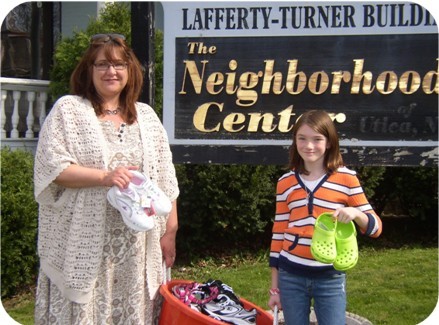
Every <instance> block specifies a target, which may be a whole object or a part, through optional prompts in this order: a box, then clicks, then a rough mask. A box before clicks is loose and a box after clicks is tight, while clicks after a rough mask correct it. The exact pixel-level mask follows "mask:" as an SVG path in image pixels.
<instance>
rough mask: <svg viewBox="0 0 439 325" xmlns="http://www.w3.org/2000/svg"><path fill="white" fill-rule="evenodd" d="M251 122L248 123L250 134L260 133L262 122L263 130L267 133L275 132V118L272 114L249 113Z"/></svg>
mask: <svg viewBox="0 0 439 325" xmlns="http://www.w3.org/2000/svg"><path fill="white" fill-rule="evenodd" d="M248 115H250V122H249V123H248V132H258V128H259V125H260V122H261V121H262V125H261V129H262V131H263V132H265V133H270V132H273V131H274V129H275V127H273V120H274V116H273V114H271V113H265V114H261V113H249V114H248Z"/></svg>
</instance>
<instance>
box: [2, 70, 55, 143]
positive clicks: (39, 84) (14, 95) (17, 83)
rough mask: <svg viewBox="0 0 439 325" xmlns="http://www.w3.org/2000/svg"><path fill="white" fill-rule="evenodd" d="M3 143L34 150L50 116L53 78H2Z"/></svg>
mask: <svg viewBox="0 0 439 325" xmlns="http://www.w3.org/2000/svg"><path fill="white" fill-rule="evenodd" d="M0 81H1V95H2V98H1V122H0V123H1V142H2V144H1V145H2V146H9V147H12V148H17V147H24V148H28V149H31V150H32V151H34V149H35V147H36V143H37V140H38V132H39V130H40V126H41V125H43V122H44V119H45V118H46V109H47V104H48V99H49V81H47V80H35V79H19V78H3V77H2V78H0Z"/></svg>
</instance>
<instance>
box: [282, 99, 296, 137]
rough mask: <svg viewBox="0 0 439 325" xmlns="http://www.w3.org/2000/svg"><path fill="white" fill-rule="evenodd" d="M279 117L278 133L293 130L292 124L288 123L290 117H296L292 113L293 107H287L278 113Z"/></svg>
mask: <svg viewBox="0 0 439 325" xmlns="http://www.w3.org/2000/svg"><path fill="white" fill-rule="evenodd" d="M278 115H279V116H280V119H279V127H278V129H279V132H284V133H287V132H290V131H291V130H292V129H293V126H294V124H293V123H290V121H291V117H292V116H294V115H296V113H293V105H290V106H288V107H287V108H286V109H284V110H283V111H281V112H280V113H278Z"/></svg>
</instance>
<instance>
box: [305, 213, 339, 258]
mask: <svg viewBox="0 0 439 325" xmlns="http://www.w3.org/2000/svg"><path fill="white" fill-rule="evenodd" d="M336 224H337V220H336V219H335V218H334V217H333V215H332V214H331V213H323V214H321V215H320V216H319V217H318V218H317V220H316V223H315V225H314V234H313V236H312V241H311V254H312V256H313V257H314V258H315V259H316V260H317V261H319V262H322V263H327V264H330V263H333V262H334V261H335V259H336V257H337V250H336V245H335V229H336Z"/></svg>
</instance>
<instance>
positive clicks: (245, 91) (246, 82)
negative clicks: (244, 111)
mask: <svg viewBox="0 0 439 325" xmlns="http://www.w3.org/2000/svg"><path fill="white" fill-rule="evenodd" d="M258 82H259V77H258V75H257V74H256V73H254V72H244V73H243V74H242V75H241V77H240V78H239V88H238V92H237V93H236V96H237V99H236V105H239V106H243V107H248V106H252V105H253V104H254V103H256V102H257V101H258V93H257V91H256V90H252V88H254V87H256V86H257V85H258Z"/></svg>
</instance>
